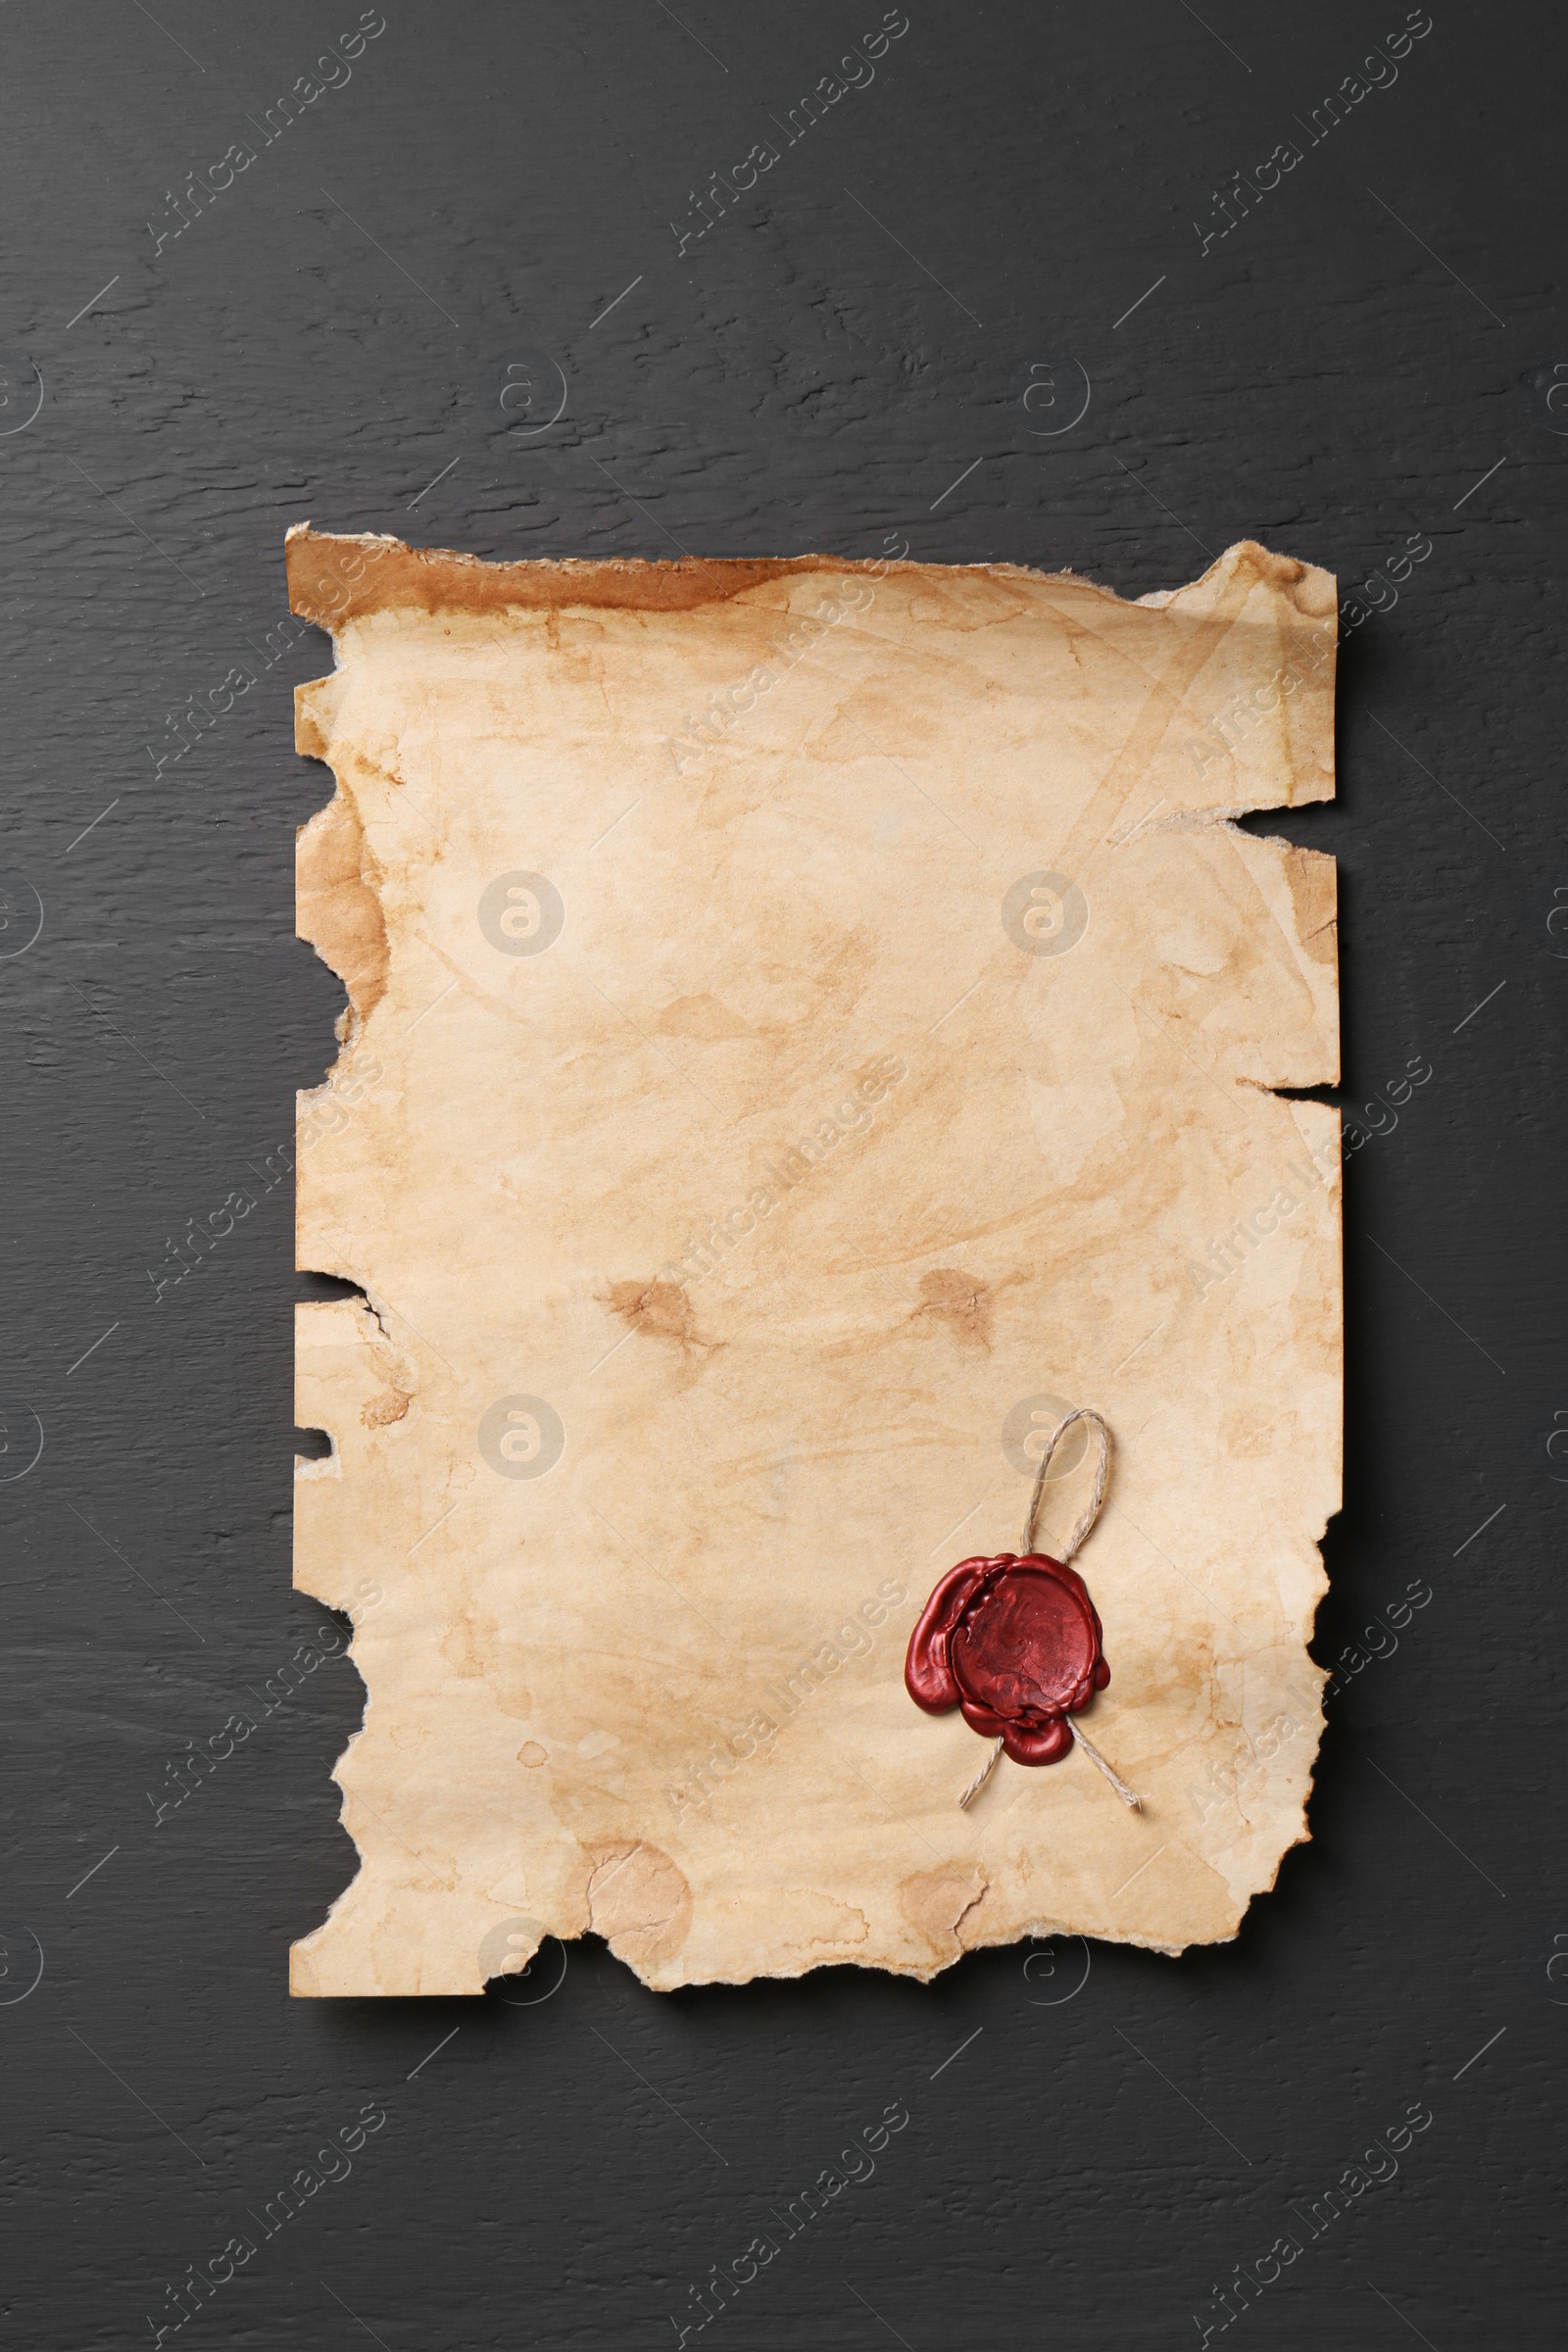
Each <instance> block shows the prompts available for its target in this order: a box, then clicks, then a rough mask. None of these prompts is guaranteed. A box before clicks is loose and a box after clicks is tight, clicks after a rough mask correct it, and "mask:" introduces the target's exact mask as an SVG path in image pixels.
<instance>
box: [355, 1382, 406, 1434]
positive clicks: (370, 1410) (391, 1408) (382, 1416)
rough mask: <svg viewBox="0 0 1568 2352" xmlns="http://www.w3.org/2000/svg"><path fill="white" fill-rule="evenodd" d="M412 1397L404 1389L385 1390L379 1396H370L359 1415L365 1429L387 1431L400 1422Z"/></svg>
mask: <svg viewBox="0 0 1568 2352" xmlns="http://www.w3.org/2000/svg"><path fill="white" fill-rule="evenodd" d="M413 1402H414V1399H413V1397H411V1396H410V1395H409V1393H408V1391H407V1390H406V1389H387V1390H386V1391H385V1392H384V1393H383V1394H382V1395H381V1396H379V1397H371V1398H370V1401H369V1403H368V1405H366V1406H365V1407H364V1409H363V1411H362V1412H361V1414H360V1419H361V1420H362V1421H363V1422H364V1424H365V1426H366V1428H367V1429H387V1428H389V1427H390V1426H391V1424H392V1423H393V1422H394V1421H401V1420H402V1418H403V1416H404V1414H405V1413H406V1412H407V1411H408V1409H409V1407H410V1405H411V1404H412V1403H413Z"/></svg>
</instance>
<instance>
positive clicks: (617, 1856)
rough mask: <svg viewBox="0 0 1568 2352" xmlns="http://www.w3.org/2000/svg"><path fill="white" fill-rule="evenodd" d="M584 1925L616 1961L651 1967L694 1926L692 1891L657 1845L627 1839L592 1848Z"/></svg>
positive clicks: (672, 1950)
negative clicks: (600, 1938) (586, 1922)
mask: <svg viewBox="0 0 1568 2352" xmlns="http://www.w3.org/2000/svg"><path fill="white" fill-rule="evenodd" d="M587 1861H588V1884H587V1887H586V1889H585V1895H584V1899H585V1901H586V1904H587V1910H588V1925H589V1927H590V1928H591V1929H592V1930H593V1933H594V1934H595V1935H596V1936H604V1938H605V1940H606V1942H607V1943H608V1944H609V1946H610V1948H611V1950H612V1951H613V1953H614V1955H615V1957H616V1959H617V1960H625V1961H627V1962H629V1964H630V1965H631V1966H632V1967H633V1968H636V1969H644V1968H653V1967H656V1966H657V1965H658V1964H659V1963H660V1962H661V1961H662V1960H668V1959H670V1958H672V1957H673V1955H674V1954H675V1953H676V1952H678V1951H679V1950H680V1947H681V1945H682V1944H683V1943H684V1942H685V1940H686V1936H687V1932H688V1930H689V1929H690V1927H691V1924H692V1896H691V1888H690V1887H688V1886H687V1884H686V1880H685V1876H684V1874H683V1873H682V1872H681V1871H680V1870H678V1869H677V1868H676V1866H675V1864H674V1863H673V1862H672V1861H671V1860H670V1858H669V1856H668V1855H667V1854H666V1853H663V1852H662V1851H661V1849H660V1848H659V1847H658V1846H657V1845H639V1844H636V1843H634V1842H633V1841H632V1840H631V1839H629V1838H627V1839H624V1840H622V1841H621V1842H620V1843H618V1844H614V1845H599V1846H594V1847H592V1848H590V1850H589V1853H588V1856H587Z"/></svg>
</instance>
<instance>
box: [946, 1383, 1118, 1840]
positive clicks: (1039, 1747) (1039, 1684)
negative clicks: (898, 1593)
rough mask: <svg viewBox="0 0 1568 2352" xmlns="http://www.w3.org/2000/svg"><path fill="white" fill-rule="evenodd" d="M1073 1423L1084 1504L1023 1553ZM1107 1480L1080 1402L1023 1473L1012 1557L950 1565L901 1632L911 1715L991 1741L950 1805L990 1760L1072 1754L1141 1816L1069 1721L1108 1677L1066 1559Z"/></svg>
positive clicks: (1099, 1638)
mask: <svg viewBox="0 0 1568 2352" xmlns="http://www.w3.org/2000/svg"><path fill="white" fill-rule="evenodd" d="M1080 1422H1083V1423H1084V1424H1085V1425H1086V1427H1087V1428H1088V1429H1089V1431H1090V1432H1091V1433H1092V1434H1093V1436H1094V1437H1095V1439H1096V1440H1097V1441H1098V1458H1097V1460H1096V1463H1095V1473H1094V1485H1093V1488H1092V1491H1091V1493H1090V1496H1089V1504H1088V1508H1087V1509H1086V1510H1085V1511H1084V1513H1083V1515H1082V1516H1081V1518H1080V1519H1079V1521H1078V1524H1077V1526H1076V1527H1075V1528H1074V1529H1073V1531H1072V1534H1071V1535H1070V1536H1069V1537H1068V1539H1067V1541H1066V1543H1065V1544H1063V1545H1062V1547H1061V1548H1062V1552H1063V1554H1064V1557H1063V1558H1061V1559H1059V1560H1054V1559H1053V1558H1052V1557H1051V1555H1050V1553H1049V1552H1044V1551H1036V1549H1035V1521H1036V1519H1037V1518H1038V1517H1039V1514H1040V1498H1041V1495H1043V1494H1044V1493H1045V1487H1046V1481H1047V1479H1048V1478H1049V1477H1050V1476H1051V1465H1052V1461H1053V1459H1054V1456H1055V1453H1056V1449H1057V1447H1058V1446H1060V1444H1061V1441H1062V1439H1063V1438H1064V1437H1065V1436H1066V1434H1067V1432H1068V1430H1069V1429H1074V1428H1076V1427H1077V1425H1078V1424H1079V1423H1080ZM1109 1477H1110V1429H1109V1426H1108V1424H1107V1423H1106V1421H1105V1419H1104V1417H1103V1414H1101V1413H1097V1412H1095V1411H1094V1410H1093V1408H1092V1407H1091V1406H1089V1405H1079V1406H1077V1407H1076V1408H1075V1409H1074V1410H1073V1411H1072V1412H1069V1413H1066V1414H1064V1415H1063V1417H1062V1419H1061V1420H1060V1421H1058V1422H1057V1424H1056V1427H1055V1429H1054V1432H1053V1434H1052V1437H1051V1442H1050V1444H1049V1445H1048V1446H1046V1448H1045V1451H1044V1453H1043V1454H1042V1456H1041V1461H1040V1467H1039V1469H1038V1470H1037V1471H1036V1472H1035V1484H1034V1493H1033V1494H1032V1495H1030V1497H1029V1509H1028V1513H1027V1515H1026V1516H1025V1519H1024V1523H1023V1549H1022V1551H999V1552H998V1553H996V1554H995V1556H994V1557H993V1558H991V1559H988V1560H981V1559H974V1560H960V1561H959V1562H958V1564H957V1566H956V1568H950V1569H949V1570H948V1573H947V1575H946V1576H945V1577H944V1578H943V1579H942V1581H941V1583H940V1584H939V1585H938V1586H937V1589H936V1591H935V1592H934V1593H932V1595H931V1597H930V1599H929V1600H928V1601H927V1602H926V1604H925V1607H924V1608H923V1609H922V1610H921V1612H920V1618H919V1622H918V1624H917V1625H916V1626H915V1629H914V1631H913V1633H912V1634H911V1635H910V1636H909V1649H908V1655H907V1657H906V1659H905V1661H904V1682H905V1688H906V1689H907V1691H908V1693H909V1696H910V1697H911V1698H912V1699H913V1701H914V1703H915V1705H916V1706H917V1707H924V1709H925V1710H926V1713H927V1714H928V1715H947V1714H949V1713H951V1712H952V1710H953V1708H955V1707H961V1708H962V1710H963V1720H964V1722H965V1723H966V1724H967V1725H968V1726H969V1728H970V1730H971V1731H975V1732H979V1733H980V1734H981V1735H982V1737H983V1738H985V1739H987V1740H990V1741H991V1753H990V1755H989V1756H988V1757H987V1758H986V1761H985V1762H984V1764H982V1765H981V1767H980V1770H979V1771H978V1772H977V1773H976V1774H975V1776H974V1779H973V1780H972V1781H971V1782H970V1783H969V1786H968V1788H967V1789H965V1790H964V1792H963V1794H962V1795H961V1796H960V1797H959V1799H958V1803H959V1805H960V1806H962V1807H967V1806H969V1805H971V1804H972V1803H973V1802H974V1800H975V1798H976V1797H977V1796H978V1795H979V1793H980V1791H981V1789H983V1788H984V1787H985V1785H986V1783H987V1782H988V1781H989V1780H990V1778H991V1775H992V1774H993V1773H994V1772H995V1771H996V1768H997V1766H998V1764H1000V1762H1001V1761H1002V1758H1003V1757H1004V1756H1005V1755H1006V1756H1011V1758H1012V1759H1013V1761H1014V1763H1016V1764H1059V1763H1060V1761H1061V1759H1062V1757H1063V1756H1064V1755H1066V1754H1067V1752H1068V1751H1069V1749H1071V1748H1074V1747H1081V1748H1082V1749H1083V1751H1084V1754H1085V1755H1086V1756H1087V1757H1088V1758H1089V1761H1090V1762H1091V1763H1092V1764H1093V1765H1094V1767H1095V1769H1096V1770H1097V1771H1098V1772H1101V1773H1103V1775H1104V1777H1105V1779H1106V1780H1107V1781H1108V1782H1109V1783H1110V1786H1111V1787H1112V1788H1113V1789H1115V1791H1116V1794H1117V1795H1118V1796H1119V1797H1120V1798H1121V1801H1122V1803H1123V1804H1124V1805H1131V1806H1132V1808H1133V1809H1134V1811H1135V1812H1137V1811H1140V1810H1142V1806H1143V1799H1142V1798H1141V1797H1140V1796H1139V1794H1138V1792H1137V1790H1136V1789H1129V1788H1128V1786H1127V1783H1126V1782H1125V1781H1124V1780H1123V1779H1122V1777H1121V1775H1120V1773H1119V1772H1118V1771H1117V1770H1116V1768H1115V1766H1114V1765H1113V1764H1111V1763H1110V1762H1108V1761H1107V1759H1106V1758H1105V1757H1104V1756H1103V1755H1102V1754H1101V1752H1100V1750H1099V1748H1098V1747H1096V1746H1095V1744H1094V1742H1093V1740H1090V1739H1088V1738H1086V1736H1085V1735H1084V1733H1082V1732H1081V1731H1080V1730H1079V1729H1078V1726H1077V1725H1076V1724H1075V1723H1074V1722H1073V1721H1072V1720H1071V1719H1072V1717H1073V1716H1074V1715H1077V1714H1080V1713H1081V1712H1082V1710H1083V1709H1084V1708H1085V1707H1087V1706H1088V1704H1089V1702H1090V1700H1091V1699H1092V1698H1093V1697H1094V1695H1095V1692H1096V1691H1103V1689H1104V1688H1105V1685H1106V1684H1107V1683H1108V1682H1109V1680H1110V1668H1109V1667H1108V1666H1107V1665H1106V1663H1105V1647H1104V1635H1103V1631H1102V1628H1101V1623H1100V1615H1099V1612H1098V1610H1097V1609H1096V1607H1095V1604H1094V1602H1093V1601H1092V1600H1091V1599H1090V1597H1089V1588H1088V1586H1087V1585H1086V1584H1085V1583H1084V1580H1083V1578H1082V1577H1081V1576H1080V1575H1079V1574H1078V1571H1077V1569H1076V1568H1070V1567H1069V1566H1068V1565H1067V1563H1068V1561H1069V1560H1071V1559H1072V1558H1073V1556H1074V1554H1075V1553H1076V1552H1077V1550H1078V1547H1079V1545H1080V1544H1082V1543H1084V1542H1085V1540H1086V1539H1087V1538H1088V1537H1089V1536H1090V1535H1091V1534H1092V1533H1093V1531H1094V1525H1095V1521H1096V1520H1097V1519H1098V1518H1099V1517H1100V1509H1101V1505H1102V1503H1103V1501H1104V1499H1105V1486H1106V1482H1107V1481H1108V1479H1109Z"/></svg>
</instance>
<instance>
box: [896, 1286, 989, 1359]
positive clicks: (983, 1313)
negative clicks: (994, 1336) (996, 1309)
mask: <svg viewBox="0 0 1568 2352" xmlns="http://www.w3.org/2000/svg"><path fill="white" fill-rule="evenodd" d="M992 1313H993V1305H992V1298H991V1291H990V1287H989V1285H988V1284H986V1283H983V1282H982V1281H981V1280H980V1278H979V1276H978V1275H974V1274H965V1273H962V1272H961V1271H960V1270H959V1268H958V1267H956V1266H934V1267H933V1268H932V1269H931V1271H930V1273H928V1274H922V1275H921V1277H920V1303H919V1305H918V1306H917V1307H916V1308H915V1309H914V1316H919V1315H932V1316H934V1317H935V1318H936V1320H937V1322H938V1323H940V1324H941V1325H942V1327H943V1329H944V1330H945V1331H947V1332H950V1333H951V1334H952V1336H953V1338H954V1339H956V1341H957V1342H958V1343H959V1345H960V1346H961V1347H965V1348H986V1349H987V1350H988V1351H989V1349H990V1347H991V1320H992ZM910 1319H911V1321H912V1320H913V1319H914V1318H913V1316H911V1318H910Z"/></svg>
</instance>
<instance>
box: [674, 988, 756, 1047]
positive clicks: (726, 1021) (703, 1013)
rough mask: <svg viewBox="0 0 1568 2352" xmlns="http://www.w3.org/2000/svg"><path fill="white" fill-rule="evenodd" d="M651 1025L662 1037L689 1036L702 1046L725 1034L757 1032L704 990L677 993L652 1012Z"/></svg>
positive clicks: (716, 1041)
mask: <svg viewBox="0 0 1568 2352" xmlns="http://www.w3.org/2000/svg"><path fill="white" fill-rule="evenodd" d="M654 1027H655V1028H656V1029H659V1030H662V1032H663V1034H664V1036H665V1037H691V1038H695V1039H696V1040H697V1041H698V1042H699V1044H701V1045H705V1046H716V1045H720V1044H722V1043H723V1042H724V1040H725V1039H727V1038H732V1037H756V1036H757V1035H758V1034H759V1033H758V1031H757V1030H756V1029H754V1028H753V1026H752V1024H751V1022H750V1021H743V1020H742V1019H741V1017H740V1015H739V1014H738V1013H734V1012H731V1011H730V1009H729V1006H728V1005H721V1004H720V1003H719V1001H718V999H717V998H716V997H711V996H709V995H708V994H707V993H706V992H705V993H704V994H703V995H701V996H696V997H677V998H676V999H675V1001H674V1003H673V1004H672V1005H665V1006H664V1009H663V1011H662V1012H657V1013H655V1015H654Z"/></svg>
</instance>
